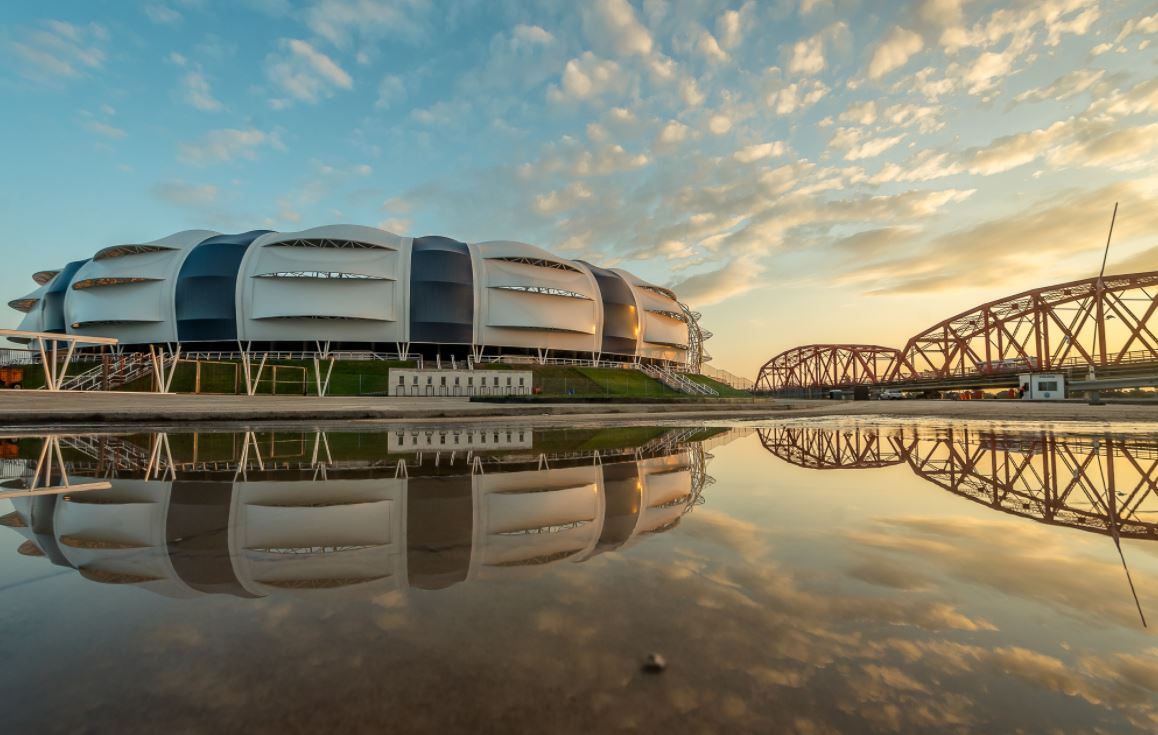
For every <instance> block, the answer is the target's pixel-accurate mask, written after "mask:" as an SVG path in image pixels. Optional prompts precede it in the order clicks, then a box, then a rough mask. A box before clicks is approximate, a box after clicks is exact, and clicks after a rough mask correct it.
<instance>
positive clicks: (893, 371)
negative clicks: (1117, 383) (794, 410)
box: [757, 271, 1158, 390]
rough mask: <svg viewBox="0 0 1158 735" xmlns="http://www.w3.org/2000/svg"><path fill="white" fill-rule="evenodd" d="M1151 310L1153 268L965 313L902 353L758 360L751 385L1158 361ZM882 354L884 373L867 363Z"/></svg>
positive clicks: (824, 384) (866, 348) (1155, 281)
mask: <svg viewBox="0 0 1158 735" xmlns="http://www.w3.org/2000/svg"><path fill="white" fill-rule="evenodd" d="M1156 311H1158V271H1149V272H1145V273H1130V274H1125V275H1118V276H1105V277H1099V278H1086V279H1083V280H1079V281H1070V282H1068V283H1060V284H1056V285H1052V286H1045V287H1042V288H1036V289H1032V290H1029V291H1023V292H1021V293H1019V294H1015V295H1013V296H1008V297H1005V298H1002V299H997V300H996V301H990V302H988V303H985V304H981V305H980V306H977V307H975V308H973V309H969V310H968V311H964V312H961V313H960V314H957V315H955V316H952V317H950V318H948V319H945V320H944V321H941V322H938V323H936V324H934V325H933V326H931V327H929V328H928V329H925V330H924V331H922V332H920V333H919V334H917V335H916V336H914V337H913V338H911V339H910V340H908V342H907V343H906V344H905V346H904V347H903V348H902V349H900V350H894V349H891V348H887V347H879V346H874V345H807V346H804V347H797V348H794V349H792V350H788V351H786V352H783V353H781V354H779V355H777V356H776V357H773V358H772V359H771V360H769V361H768V362H767V363H765V364H764V366H763V367H762V368H761V369H760V375H759V378H758V379H757V387H758V388H759V389H762V390H783V389H793V388H829V387H831V388H836V387H842V386H850V385H856V384H860V383H870V384H876V385H879V384H887V383H902V382H909V381H920V380H936V379H946V378H954V377H960V376H987V375H999V374H1014V373H1019V372H1028V371H1039V370H1059V369H1066V368H1078V369H1080V368H1085V367H1092V368H1095V369H1096V368H1116V367H1121V366H1126V365H1138V364H1144V363H1158V315H1156ZM886 355H887V356H889V357H890V358H891V364H890V365H889V366H888V369H887V370H884V371H882V370H880V369H879V367H874V366H873V364H872V363H870V360H873V359H880V358H881V357H883V356H886ZM847 366H851V367H852V368H853V369H854V371H853V372H852V373H850V372H849V371H848V367H847ZM856 370H860V372H859V373H857V372H855V371H856Z"/></svg>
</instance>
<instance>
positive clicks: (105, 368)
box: [61, 353, 153, 390]
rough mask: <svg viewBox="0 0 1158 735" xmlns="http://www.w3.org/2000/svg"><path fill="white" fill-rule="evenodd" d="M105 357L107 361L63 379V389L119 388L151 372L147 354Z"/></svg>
mask: <svg viewBox="0 0 1158 735" xmlns="http://www.w3.org/2000/svg"><path fill="white" fill-rule="evenodd" d="M106 357H107V358H108V360H107V361H102V362H101V363H100V364H99V365H97V366H96V367H92V368H89V369H88V370H86V371H84V372H83V373H80V374H78V375H73V376H72V377H70V378H68V379H67V380H65V381H64V384H63V385H62V386H61V387H62V388H63V389H64V390H107V389H109V388H119V387H121V386H122V385H125V384H126V383H131V382H133V381H134V380H137V379H139V378H143V377H145V376H146V375H149V374H150V373H152V372H153V364H152V362H151V361H150V360H149V359H148V355H144V354H141V353H126V354H123V355H119V356H107V355H106Z"/></svg>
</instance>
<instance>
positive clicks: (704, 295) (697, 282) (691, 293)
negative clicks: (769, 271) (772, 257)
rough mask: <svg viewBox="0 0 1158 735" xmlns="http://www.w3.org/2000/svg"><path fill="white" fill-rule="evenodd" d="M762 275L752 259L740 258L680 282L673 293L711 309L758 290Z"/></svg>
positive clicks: (675, 284)
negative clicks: (755, 289) (727, 300)
mask: <svg viewBox="0 0 1158 735" xmlns="http://www.w3.org/2000/svg"><path fill="white" fill-rule="evenodd" d="M762 273H763V268H761V267H760V266H758V265H757V264H755V263H753V262H751V261H750V260H749V259H740V258H737V259H736V260H733V261H731V262H729V263H726V264H725V265H723V266H720V267H719V268H717V269H715V270H713V271H708V272H707V273H699V274H697V275H694V276H689V277H687V278H685V279H683V280H682V281H677V282H676V283H674V284H672V290H674V291H675V292H676V293H678V294H679V295H680V299H682V300H683V301H685V302H687V303H689V304H692V305H693V306H695V307H697V308H698V307H703V306H711V305H712V304H718V303H720V302H721V301H724V300H726V299H729V298H732V297H734V296H739V295H740V294H742V293H746V292H748V291H751V290H752V289H754V288H756V287H757V286H759V285H760V281H761V274H762Z"/></svg>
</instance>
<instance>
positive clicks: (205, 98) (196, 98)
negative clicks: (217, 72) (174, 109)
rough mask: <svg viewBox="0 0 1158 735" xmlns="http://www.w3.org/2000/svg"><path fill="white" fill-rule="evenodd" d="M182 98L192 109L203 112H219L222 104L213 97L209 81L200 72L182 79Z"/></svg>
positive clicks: (194, 72)
mask: <svg viewBox="0 0 1158 735" xmlns="http://www.w3.org/2000/svg"><path fill="white" fill-rule="evenodd" d="M180 98H181V99H182V101H184V102H185V103H186V104H187V105H189V106H190V107H193V108H195V109H198V110H201V111H203V112H217V111H219V110H221V109H222V104H221V102H220V101H218V100H217V99H216V98H215V97H214V96H213V90H212V89H211V88H210V86H209V80H208V79H206V78H205V75H204V74H203V73H201V72H200V71H191V72H189V73H187V74H186V75H185V76H184V77H183V78H182V79H181V90H180Z"/></svg>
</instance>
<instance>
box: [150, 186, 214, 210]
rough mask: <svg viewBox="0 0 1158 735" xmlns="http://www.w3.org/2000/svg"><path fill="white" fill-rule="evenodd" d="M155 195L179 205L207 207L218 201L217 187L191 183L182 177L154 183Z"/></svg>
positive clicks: (153, 191)
mask: <svg viewBox="0 0 1158 735" xmlns="http://www.w3.org/2000/svg"><path fill="white" fill-rule="evenodd" d="M151 191H152V193H153V196H155V197H157V198H158V199H160V200H162V201H164V202H168V203H169V204H173V205H175V206H179V207H205V206H208V205H211V204H213V203H215V202H216V201H217V193H218V192H217V187H216V186H213V185H212V184H191V183H189V182H187V181H183V180H181V179H176V180H171V181H160V182H158V183H156V184H154V185H153V188H152V190H151Z"/></svg>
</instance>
